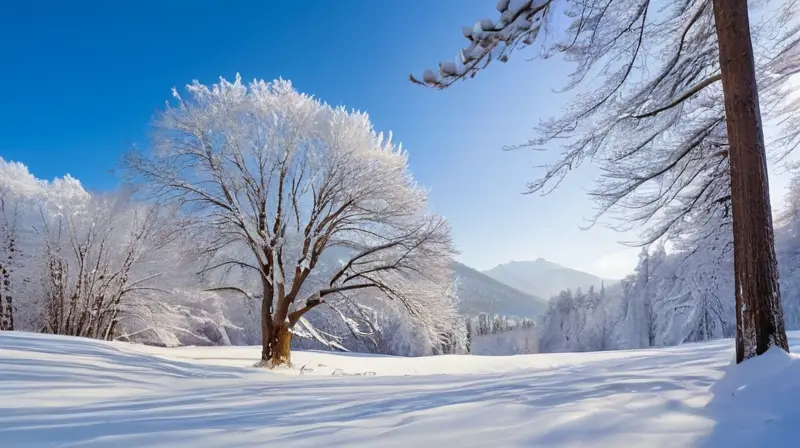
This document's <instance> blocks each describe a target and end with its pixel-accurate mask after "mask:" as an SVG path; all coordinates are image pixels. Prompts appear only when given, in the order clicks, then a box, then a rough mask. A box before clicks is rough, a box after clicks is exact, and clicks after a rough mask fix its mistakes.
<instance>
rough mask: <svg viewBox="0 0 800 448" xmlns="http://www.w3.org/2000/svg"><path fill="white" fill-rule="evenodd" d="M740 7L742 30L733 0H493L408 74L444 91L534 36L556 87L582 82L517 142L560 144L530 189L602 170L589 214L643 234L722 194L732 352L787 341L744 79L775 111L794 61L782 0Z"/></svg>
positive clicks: (665, 227)
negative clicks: (729, 245)
mask: <svg viewBox="0 0 800 448" xmlns="http://www.w3.org/2000/svg"><path fill="white" fill-rule="evenodd" d="M751 6H752V8H753V10H754V11H753V13H754V14H753V16H754V17H758V20H757V21H756V22H755V23H754V24H753V26H752V27H751V26H750V24H749V20H748V3H747V1H746V0H735V1H733V0H732V1H712V0H689V1H683V2H656V1H652V0H625V1H617V0H602V1H594V0H561V1H559V0H520V1H510V0H501V1H499V2H498V4H497V9H498V10H499V11H500V14H501V15H500V19H499V20H498V21H496V22H495V21H492V20H490V19H484V20H481V21H479V22H478V23H477V24H476V25H475V26H474V27H465V28H464V35H465V37H466V38H467V39H468V40H469V44H468V46H467V47H466V48H464V49H463V50H462V51H461V57H460V60H459V61H457V62H456V63H451V62H447V63H442V64H440V66H439V73H438V74H436V73H434V72H432V71H426V72H425V73H424V75H423V77H422V80H421V81H418V80H416V79H415V78H414V77H412V81H415V82H418V83H420V84H424V85H428V86H431V87H436V88H446V87H448V86H450V85H452V84H453V83H454V82H456V81H458V80H461V79H466V78H469V77H472V76H475V75H476V74H477V73H478V72H479V71H480V70H481V69H483V68H485V67H486V66H487V65H488V64H489V63H490V62H491V61H492V60H494V59H497V60H500V61H505V60H507V59H508V56H509V54H511V53H512V52H513V51H514V50H515V49H517V48H520V47H524V46H528V45H532V44H534V43H537V42H538V43H542V44H543V49H544V54H545V55H551V54H553V53H554V52H555V53H558V54H564V55H565V56H566V57H567V58H568V59H569V60H572V61H574V62H576V63H577V65H576V69H575V71H574V72H573V73H572V76H571V78H570V80H569V82H568V83H567V86H566V90H577V89H578V88H579V87H583V92H581V93H582V94H580V95H576V96H575V98H574V100H573V102H572V104H571V105H570V107H569V108H568V109H567V111H566V112H565V113H564V114H563V115H562V116H561V117H559V118H555V119H550V120H548V121H544V122H543V123H542V124H541V125H540V126H539V128H538V135H537V136H536V138H534V139H532V140H531V141H530V142H529V143H528V144H526V145H521V146H542V145H544V144H547V143H550V142H553V141H554V140H556V139H558V140H559V141H566V142H567V143H566V144H564V145H563V149H564V151H563V153H562V156H561V157H560V158H559V160H558V161H557V162H556V163H555V164H553V165H551V166H549V167H547V171H546V173H545V174H544V176H542V177H541V178H540V179H538V180H536V181H535V182H532V183H531V184H530V185H529V189H530V191H531V192H537V191H540V192H547V191H548V188H550V186H555V185H558V183H559V182H560V181H561V180H562V179H563V178H564V176H565V175H566V174H567V172H568V171H570V170H571V169H572V168H574V167H575V166H577V165H579V164H580V163H581V162H582V161H584V160H586V159H587V158H590V159H592V160H594V161H596V162H598V163H599V165H600V166H601V169H602V170H603V171H604V172H605V173H604V175H603V178H602V179H601V180H600V182H599V183H598V188H597V189H596V190H595V191H594V192H593V193H592V195H593V196H594V197H595V199H597V200H598V204H599V212H598V216H600V215H603V214H605V213H608V212H610V211H624V213H623V215H624V216H623V217H624V223H626V224H625V225H628V224H629V223H639V224H648V226H647V229H648V231H647V232H646V233H645V235H644V242H645V243H650V242H653V241H656V240H657V239H659V238H662V237H664V236H673V237H674V236H675V235H679V234H680V233H681V232H682V231H683V227H684V225H686V223H687V221H688V220H687V217H688V215H689V214H691V213H693V212H695V211H696V210H697V209H703V208H706V209H709V208H711V205H712V204H715V203H730V204H733V206H732V209H733V212H732V214H733V217H734V219H733V228H734V233H735V234H736V235H739V236H738V237H737V238H735V242H736V245H737V247H738V249H737V251H736V256H735V258H736V260H737V262H736V263H735V265H736V268H737V269H736V271H737V275H736V278H737V282H738V283H739V284H740V287H737V288H736V297H737V303H740V304H744V303H747V306H737V310H739V311H740V312H739V314H740V315H741V314H742V313H741V311H742V310H746V314H747V315H746V316H740V317H741V319H740V320H741V321H742V322H743V324H742V325H744V327H746V328H744V327H742V326H741V325H740V328H741V329H742V331H740V332H739V333H738V334H739V342H740V343H739V344H737V359H738V360H739V361H741V360H743V359H746V358H749V357H751V356H755V355H756V354H761V353H763V352H764V351H765V350H766V349H767V348H768V347H769V346H771V345H778V346H780V347H781V348H784V349H787V350H788V346H787V343H786V337H785V332H784V330H783V324H782V317H781V313H780V309H781V305H780V293H779V291H778V286H777V268H776V264H775V256H774V247H773V244H772V223H771V218H770V206H769V198H768V188H767V179H766V168H765V165H766V163H765V151H764V142H763V135H762V131H761V117H760V112H759V98H758V96H759V95H758V93H757V92H756V80H757V76H758V82H759V85H760V87H761V92H760V93H761V97H762V100H763V101H765V102H766V103H767V105H768V107H767V108H766V110H771V111H774V112H776V113H780V112H781V110H782V112H783V113H784V114H786V113H789V112H787V110H788V109H786V108H783V109H781V108H779V107H777V106H778V105H779V104H781V103H782V102H783V101H784V98H785V91H786V89H787V88H788V86H789V79H790V75H791V74H793V73H796V72H797V69H798V67H800V64H798V61H800V60H799V59H798V58H797V57H796V56H797V54H796V50H797V45H796V44H797V42H798V27H797V26H796V23H794V22H793V21H794V20H795V18H796V16H797V4H796V2H795V1H788V2H773V3H771V4H770V3H769V2H755V1H754V2H751ZM562 13H563V14H562ZM563 16H566V18H567V22H568V26H567V28H566V29H560V27H559V21H560V19H561V18H562V17H563ZM751 29H752V35H753V41H754V42H755V46H756V47H757V48H758V52H756V53H755V54H754V52H753V49H752V48H753V45H752V44H751V37H750V34H751V33H750V31H751ZM551 38H552V39H553V42H552V43H550V42H548V40H549V39H551ZM590 80H599V85H597V84H592V81H590ZM752 148H757V150H755V151H754V150H753V149H752ZM729 176H730V177H729ZM731 184H732V185H733V190H732V192H731V190H730V188H729V186H730V185H731ZM742 319H743V320H742ZM745 336H746V337H745Z"/></svg>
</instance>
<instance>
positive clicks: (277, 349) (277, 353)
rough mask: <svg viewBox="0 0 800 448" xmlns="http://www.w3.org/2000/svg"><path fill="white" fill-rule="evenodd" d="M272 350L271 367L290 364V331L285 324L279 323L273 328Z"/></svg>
mask: <svg viewBox="0 0 800 448" xmlns="http://www.w3.org/2000/svg"><path fill="white" fill-rule="evenodd" d="M272 337H273V350H272V359H271V360H270V366H271V367H278V366H284V365H285V366H291V365H292V359H291V350H292V332H291V331H290V330H289V328H288V327H287V326H286V325H279V326H277V327H276V328H275V329H274V330H273V336H272Z"/></svg>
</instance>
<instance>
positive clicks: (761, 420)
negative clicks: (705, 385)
mask: <svg viewBox="0 0 800 448" xmlns="http://www.w3.org/2000/svg"><path fill="white" fill-rule="evenodd" d="M711 393H712V395H713V397H712V399H711V401H710V402H709V404H708V406H707V408H708V411H709V414H711V415H714V416H716V420H717V426H716V427H715V429H714V431H713V433H712V434H711V435H710V436H709V438H708V440H707V441H706V445H707V446H726V447H727V446H761V447H784V446H785V447H789V446H796V445H797V438H798V435H799V434H800V428H798V426H797V425H798V422H800V407H798V403H800V356H797V355H793V354H789V353H786V352H784V351H783V350H780V349H778V348H774V347H773V348H771V349H770V350H769V351H768V352H767V353H765V354H763V355H761V356H758V357H756V358H753V359H750V360H747V361H745V362H743V363H742V364H740V365H734V364H732V365H730V366H728V367H727V368H726V369H725V376H724V377H723V378H722V379H720V380H719V381H717V382H716V383H714V385H713V386H711Z"/></svg>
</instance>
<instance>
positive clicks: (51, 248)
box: [36, 197, 175, 340]
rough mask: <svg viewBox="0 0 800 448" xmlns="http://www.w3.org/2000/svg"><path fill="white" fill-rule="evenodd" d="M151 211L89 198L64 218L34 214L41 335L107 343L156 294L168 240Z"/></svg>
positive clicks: (162, 222) (153, 209)
mask: <svg viewBox="0 0 800 448" xmlns="http://www.w3.org/2000/svg"><path fill="white" fill-rule="evenodd" d="M160 211H161V210H160V209H159V208H158V207H154V206H146V207H145V206H131V205H130V204H127V203H125V202H123V201H120V200H119V198H113V197H109V198H103V197H95V198H92V199H90V201H89V203H88V204H85V206H84V207H80V208H76V209H74V210H72V211H71V212H68V213H67V214H61V215H55V216H48V215H47V214H46V213H45V212H44V211H42V213H41V217H42V222H41V224H40V225H39V226H38V227H37V229H36V230H37V232H38V233H39V235H40V237H41V239H42V241H43V244H42V245H43V249H44V250H43V252H44V253H43V255H44V268H45V269H44V275H43V283H44V284H43V285H42V286H43V288H42V291H43V293H44V300H43V303H42V305H43V309H42V313H43V316H42V319H41V325H42V328H41V331H43V332H45V333H52V334H60V335H69V336H82V337H90V338H95V339H104V340H110V339H113V338H114V337H115V336H116V335H117V333H118V331H119V329H120V326H121V323H122V320H123V318H124V317H125V315H126V313H127V312H128V311H131V310H132V307H133V306H135V302H136V301H137V300H140V299H141V298H142V297H145V296H149V294H150V293H151V292H153V291H155V290H157V288H156V287H155V286H154V284H153V282H154V281H155V280H156V279H157V278H159V277H160V276H162V275H163V273H164V272H165V269H166V267H165V264H166V263H163V262H162V263H159V259H161V261H164V254H162V253H161V252H160V249H162V248H164V247H165V246H166V245H167V243H168V241H169V240H171V239H172V238H174V235H175V233H174V232H172V231H168V229H167V227H166V225H165V223H166V222H167V220H165V219H163V218H164V217H163V216H161V214H160Z"/></svg>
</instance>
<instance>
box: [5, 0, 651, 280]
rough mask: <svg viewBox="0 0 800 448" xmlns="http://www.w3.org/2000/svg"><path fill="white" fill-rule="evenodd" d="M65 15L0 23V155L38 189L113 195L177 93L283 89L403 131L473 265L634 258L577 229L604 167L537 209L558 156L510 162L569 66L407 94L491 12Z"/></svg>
mask: <svg viewBox="0 0 800 448" xmlns="http://www.w3.org/2000/svg"><path fill="white" fill-rule="evenodd" d="M67 3H68V2H61V1H58V2H56V1H50V2H8V3H7V4H6V5H4V8H3V12H2V14H0V67H2V68H3V70H2V71H0V83H1V84H2V86H3V95H2V97H1V98H2V100H0V105H2V107H0V157H3V158H5V159H8V160H16V161H21V162H23V163H25V164H27V165H28V166H29V168H30V169H31V171H32V172H33V173H34V174H35V175H37V176H38V177H42V178H52V177H55V176H62V175H64V174H66V173H70V174H72V175H73V176H75V177H77V178H78V179H80V180H81V181H82V182H83V183H84V185H85V186H86V187H87V188H89V189H95V190H98V189H110V188H114V186H115V185H116V180H115V178H114V175H113V173H112V172H111V170H112V169H113V168H114V167H115V165H116V163H117V160H118V157H119V155H120V153H121V152H122V151H123V150H124V149H126V148H128V147H129V146H130V144H131V143H134V142H135V143H139V144H144V143H146V139H147V136H146V132H147V126H148V122H149V121H150V119H151V117H152V115H153V113H154V112H155V111H156V110H157V109H159V108H160V107H162V106H163V104H164V101H165V100H167V99H169V98H170V88H171V87H173V86H178V87H182V86H183V85H184V84H186V83H188V82H190V81H191V80H192V79H195V78H196V79H199V80H200V81H202V82H204V83H207V84H210V83H213V82H215V81H216V80H217V78H218V77H219V76H225V77H227V78H229V79H230V78H233V77H234V76H235V74H236V73H237V72H240V73H241V74H242V76H243V77H244V78H245V79H247V80H249V79H252V78H263V79H267V80H271V79H274V78H277V77H284V78H288V79H291V80H292V81H293V82H294V84H295V86H296V87H297V88H298V89H300V90H302V91H304V92H307V93H311V94H314V95H316V96H318V97H320V98H322V99H323V100H325V101H327V102H329V103H333V104H345V105H347V106H348V107H352V108H356V109H362V110H366V111H368V112H369V113H370V115H371V117H372V119H373V121H374V123H375V124H376V126H377V127H378V128H379V129H381V130H392V131H393V132H394V135H395V140H396V141H402V142H403V145H404V147H405V148H406V149H407V150H408V151H409V153H410V155H411V164H412V171H413V173H414V175H415V177H416V178H417V179H418V180H419V181H420V182H421V183H422V184H424V185H426V186H428V187H429V188H430V189H431V200H432V205H433V207H434V209H435V210H436V211H438V212H439V213H441V214H443V215H444V216H446V217H447V218H448V219H449V220H450V221H451V224H452V227H453V229H454V233H455V240H456V243H457V245H458V248H459V250H460V251H461V252H462V255H461V257H460V258H461V260H462V261H463V262H465V263H467V264H468V265H471V266H473V267H476V268H478V269H488V268H491V267H493V266H494V265H496V264H499V263H502V262H505V261H509V260H527V259H535V258H537V257H544V258H546V259H548V260H551V261H554V262H557V263H561V264H564V265H566V266H570V267H574V268H577V269H582V270H586V271H589V272H592V273H595V274H598V275H602V276H606V277H612V278H613V277H621V276H623V275H624V274H626V273H628V272H630V270H631V269H632V267H633V265H634V263H635V260H636V253H637V251H636V250H635V249H633V250H631V249H626V248H624V247H623V246H620V245H618V244H617V241H618V240H619V239H627V238H630V237H631V235H620V234H617V233H615V232H613V231H610V230H607V229H604V228H597V229H593V230H590V231H582V230H580V229H579V228H578V226H579V225H580V224H582V223H583V218H586V217H589V216H590V215H591V210H590V206H591V204H590V202H589V201H588V200H587V198H586V197H585V195H584V188H586V187H588V186H589V185H590V182H591V177H592V175H593V174H594V173H593V172H592V169H591V168H587V169H582V170H581V171H580V172H578V173H575V175H573V176H571V177H569V178H568V179H567V181H566V182H565V184H564V185H563V186H562V187H561V189H560V190H558V191H557V192H556V193H554V194H552V195H550V196H548V197H539V196H524V195H522V194H520V193H521V192H522V191H523V189H524V186H525V182H526V181H528V180H530V179H531V178H532V177H533V176H535V175H536V171H535V170H534V169H533V166H534V165H537V164H541V163H543V162H546V161H547V159H548V158H552V157H554V155H555V154H554V153H553V154H549V155H548V154H542V153H539V152H526V151H521V152H504V151H502V150H501V147H502V146H503V145H504V144H509V143H519V142H522V141H525V140H526V139H527V137H529V136H530V129H531V128H532V126H533V125H534V124H535V123H536V120H537V119H538V118H539V117H546V116H549V115H552V114H557V113H558V110H559V107H560V105H561V104H563V102H564V101H565V100H566V98H564V97H563V95H557V94H553V93H552V89H554V88H557V87H560V86H561V85H563V82H564V81H565V74H566V70H567V68H568V67H567V66H566V65H565V64H564V63H561V62H559V61H547V62H541V61H537V62H528V61H525V60H523V58H520V57H518V58H517V59H516V60H515V61H512V62H511V63H509V64H507V65H497V66H495V67H494V68H493V69H492V70H489V71H487V72H485V73H484V74H483V75H482V76H479V77H478V78H476V79H474V80H472V81H471V82H468V83H462V84H459V85H457V86H455V87H454V88H452V89H451V90H448V91H443V92H440V91H435V90H429V89H424V88H422V87H419V86H415V85H412V84H411V83H409V82H408V80H407V76H408V74H409V73H410V72H414V73H417V74H419V73H421V72H422V70H423V69H424V68H426V67H433V66H435V64H436V63H437V62H438V61H439V60H442V59H449V58H451V57H453V56H455V54H456V51H457V49H458V48H460V46H461V45H462V44H463V38H462V37H461V31H460V30H461V26H462V25H467V24H471V23H474V22H475V20H477V19H478V18H481V17H484V16H487V15H489V14H493V13H494V11H495V10H494V5H495V1H494V0H434V1H430V0H404V1H375V0H372V1H369V0H340V1H330V0H329V1H321V0H319V1H303V2H289V1H280V2H279V1H270V0H257V1H238V2H221V1H217V2H211V1H198V0H192V1H138V2H81V3H80V5H74V4H67Z"/></svg>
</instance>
